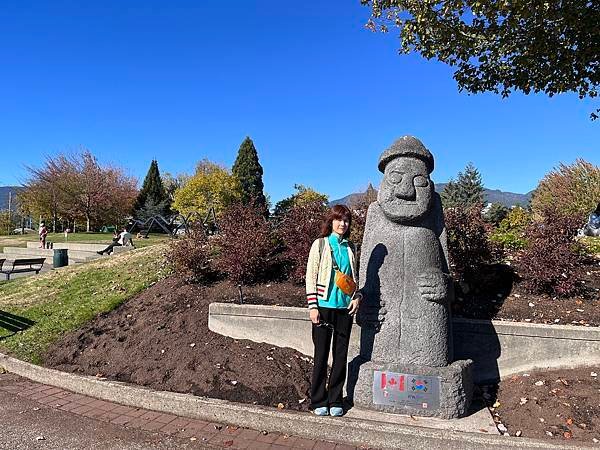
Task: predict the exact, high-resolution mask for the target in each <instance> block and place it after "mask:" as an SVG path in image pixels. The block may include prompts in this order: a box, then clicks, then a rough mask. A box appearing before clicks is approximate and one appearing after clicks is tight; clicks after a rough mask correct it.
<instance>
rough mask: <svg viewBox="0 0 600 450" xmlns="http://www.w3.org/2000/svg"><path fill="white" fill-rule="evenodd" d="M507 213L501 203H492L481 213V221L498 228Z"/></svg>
mask: <svg viewBox="0 0 600 450" xmlns="http://www.w3.org/2000/svg"><path fill="white" fill-rule="evenodd" d="M509 211H510V210H509V209H508V208H507V207H506V206H504V205H503V204H502V203H492V204H491V205H489V206H488V207H486V209H485V211H484V213H483V219H484V220H485V221H486V222H489V223H491V224H493V225H494V226H498V225H499V224H500V222H502V220H504V219H505V218H506V216H508V212H509Z"/></svg>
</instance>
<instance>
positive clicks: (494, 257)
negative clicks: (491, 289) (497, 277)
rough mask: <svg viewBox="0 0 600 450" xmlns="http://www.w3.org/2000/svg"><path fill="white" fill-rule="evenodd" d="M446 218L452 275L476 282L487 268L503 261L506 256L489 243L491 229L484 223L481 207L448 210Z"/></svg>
mask: <svg viewBox="0 0 600 450" xmlns="http://www.w3.org/2000/svg"><path fill="white" fill-rule="evenodd" d="M444 216H445V221H446V231H447V233H448V253H449V254H450V265H451V270H452V275H453V276H454V277H455V278H456V279H457V280H463V281H467V282H469V281H473V280H474V279H475V278H476V277H477V272H478V270H479V269H480V268H481V267H482V266H483V265H486V264H490V263H494V262H497V261H498V260H500V259H501V257H502V252H501V250H500V248H499V247H498V246H497V245H496V244H494V243H493V242H492V241H490V239H489V231H490V228H491V226H490V225H489V224H487V223H486V222H485V221H484V220H483V217H482V215H481V207H480V206H479V205H476V206H472V207H456V208H447V209H446V210H445V211H444Z"/></svg>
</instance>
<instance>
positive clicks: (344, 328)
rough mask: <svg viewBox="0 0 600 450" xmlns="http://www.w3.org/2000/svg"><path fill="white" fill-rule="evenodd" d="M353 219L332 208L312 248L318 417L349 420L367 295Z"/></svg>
mask: <svg viewBox="0 0 600 450" xmlns="http://www.w3.org/2000/svg"><path fill="white" fill-rule="evenodd" d="M351 224H352V213H351V212H350V210H349V209H348V208H347V207H346V206H344V205H335V206H333V207H332V208H331V210H330V211H329V213H328V214H327V217H326V219H325V221H324V222H323V224H322V226H321V235H320V237H319V238H318V239H317V240H315V241H314V242H313V244H312V246H311V249H310V253H309V256H308V263H307V267H306V299H307V301H308V308H309V315H310V320H311V322H312V339H313V344H314V368H313V376H312V382H311V389H310V400H311V409H312V410H313V412H314V413H315V414H316V415H318V416H327V415H332V416H341V415H343V414H344V409H343V404H342V399H343V392H342V390H343V386H344V382H345V380H346V367H347V360H348V344H349V341H350V331H351V329H352V320H353V316H354V314H356V312H357V311H358V308H359V305H360V301H361V298H362V296H361V294H360V293H358V292H357V291H356V286H357V278H358V273H357V269H356V249H355V246H354V245H353V244H352V243H351V242H349V241H348V237H349V236H350V226H351ZM332 338H333V366H332V368H331V374H330V376H329V383H327V361H328V359H329V349H330V346H331V342H332Z"/></svg>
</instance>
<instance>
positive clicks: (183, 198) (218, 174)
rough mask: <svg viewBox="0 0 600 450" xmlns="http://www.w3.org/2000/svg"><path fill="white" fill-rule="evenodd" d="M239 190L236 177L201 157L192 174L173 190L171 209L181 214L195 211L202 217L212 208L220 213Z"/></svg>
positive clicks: (237, 194)
mask: <svg viewBox="0 0 600 450" xmlns="http://www.w3.org/2000/svg"><path fill="white" fill-rule="evenodd" d="M241 193H242V189H241V186H240V182H239V181H238V180H237V178H236V177H234V176H233V175H231V173H230V172H229V171H228V170H227V169H226V168H225V167H223V166H220V165H218V164H215V163H213V162H211V161H209V160H208V159H204V160H202V161H200V162H199V163H198V165H197V167H196V173H195V174H194V176H192V177H191V178H190V179H189V180H188V181H187V182H186V183H185V184H184V185H183V186H182V187H180V188H179V189H177V190H176V191H175V196H174V201H173V209H175V210H177V211H179V212H180V213H181V214H183V215H184V216H185V215H188V214H190V213H193V212H196V213H198V214H200V215H201V216H203V217H204V216H206V215H207V213H208V212H209V211H210V208H211V207H212V208H214V210H215V214H217V215H219V214H220V213H221V212H222V211H223V210H224V209H225V208H226V207H227V206H228V205H230V204H231V203H233V202H234V201H236V200H239V199H240V198H241V195H242V194H241Z"/></svg>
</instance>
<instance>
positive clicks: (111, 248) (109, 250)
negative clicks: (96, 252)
mask: <svg viewBox="0 0 600 450" xmlns="http://www.w3.org/2000/svg"><path fill="white" fill-rule="evenodd" d="M115 247H123V246H122V245H121V244H119V243H118V242H113V243H112V244H110V245H109V246H108V247H106V248H105V249H104V250H102V251H101V252H100V253H108V254H109V255H110V254H111V253H112V252H113V248H115Z"/></svg>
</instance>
